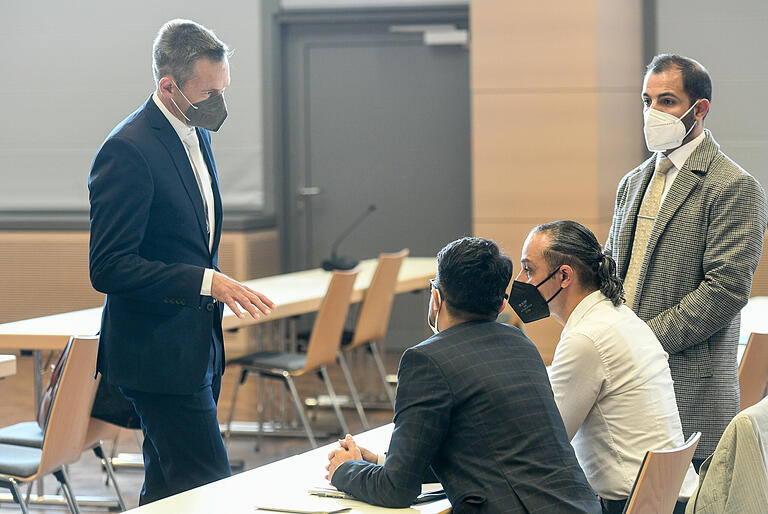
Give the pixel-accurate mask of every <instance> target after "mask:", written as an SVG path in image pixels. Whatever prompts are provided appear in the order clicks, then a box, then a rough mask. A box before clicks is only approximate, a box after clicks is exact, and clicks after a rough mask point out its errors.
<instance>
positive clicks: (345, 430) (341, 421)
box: [318, 366, 349, 436]
mask: <svg viewBox="0 0 768 514" xmlns="http://www.w3.org/2000/svg"><path fill="white" fill-rule="evenodd" d="M318 371H319V373H320V376H321V377H323V382H325V388H326V389H327V390H328V396H329V397H330V398H331V404H333V410H334V411H336V417H337V418H338V419H339V425H341V432H342V436H344V434H348V433H349V427H348V426H347V422H346V421H344V416H343V415H342V414H341V407H340V406H339V400H338V398H336V392H335V391H334V390H333V385H332V384H331V381H330V379H329V378H328V370H327V369H326V368H325V366H320V369H319V370H318Z"/></svg>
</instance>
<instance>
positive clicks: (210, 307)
mask: <svg viewBox="0 0 768 514" xmlns="http://www.w3.org/2000/svg"><path fill="white" fill-rule="evenodd" d="M205 310H207V311H208V312H213V302H210V303H207V304H205Z"/></svg>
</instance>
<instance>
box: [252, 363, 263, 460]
mask: <svg viewBox="0 0 768 514" xmlns="http://www.w3.org/2000/svg"><path fill="white" fill-rule="evenodd" d="M256 379H257V380H256V387H257V388H258V390H257V392H256V423H257V424H258V425H259V432H258V433H257V434H256V446H254V448H253V451H255V452H258V451H260V450H261V441H262V437H264V377H262V376H261V374H260V373H259V374H257V375H256Z"/></svg>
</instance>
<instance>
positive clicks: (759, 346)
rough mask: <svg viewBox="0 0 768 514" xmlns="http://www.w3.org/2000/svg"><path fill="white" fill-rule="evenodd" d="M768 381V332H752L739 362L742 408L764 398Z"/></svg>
mask: <svg viewBox="0 0 768 514" xmlns="http://www.w3.org/2000/svg"><path fill="white" fill-rule="evenodd" d="M766 383H768V334H758V333H754V332H753V333H752V335H750V336H749V342H748V343H747V349H746V350H744V355H743V356H742V358H741V364H739V389H740V390H741V410H744V409H746V408H747V407H751V406H752V405H754V404H756V403H757V402H759V401H760V400H762V399H763V395H764V393H765V386H766Z"/></svg>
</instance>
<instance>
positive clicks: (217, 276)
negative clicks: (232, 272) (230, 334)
mask: <svg viewBox="0 0 768 514" xmlns="http://www.w3.org/2000/svg"><path fill="white" fill-rule="evenodd" d="M211 296H213V297H214V298H215V299H217V300H218V301H220V302H222V303H225V304H227V306H229V308H230V309H231V310H232V312H233V313H235V316H237V317H238V318H243V317H244V316H245V313H244V312H242V311H240V309H239V308H238V304H239V305H240V306H241V307H242V308H243V309H244V310H246V311H247V312H248V313H249V314H250V315H251V316H252V317H253V318H254V319H259V318H260V317H261V315H262V314H263V315H265V316H266V315H268V314H270V313H271V312H272V310H271V309H274V308H275V304H274V303H273V302H272V300H270V299H269V298H267V297H266V296H264V295H263V294H261V293H258V292H256V291H254V290H253V289H251V288H250V287H248V286H245V285H243V284H241V283H240V282H238V281H236V280H232V279H231V278H229V277H228V276H226V275H225V274H223V273H219V272H218V271H217V272H214V274H213V280H212V281H211ZM260 313H261V314H260Z"/></svg>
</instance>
